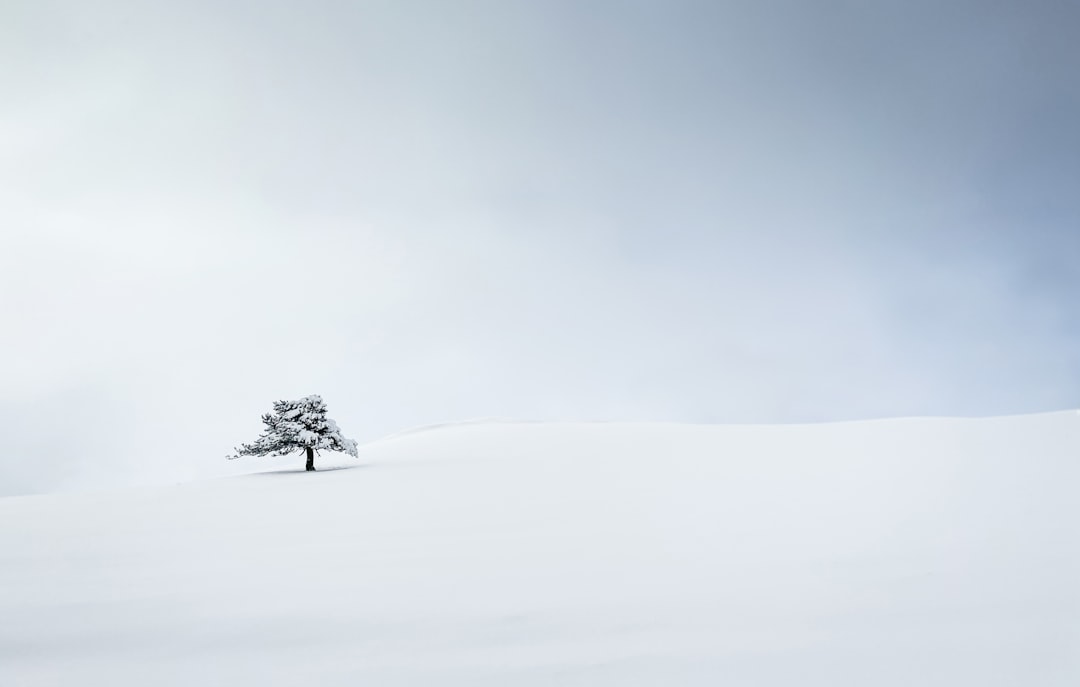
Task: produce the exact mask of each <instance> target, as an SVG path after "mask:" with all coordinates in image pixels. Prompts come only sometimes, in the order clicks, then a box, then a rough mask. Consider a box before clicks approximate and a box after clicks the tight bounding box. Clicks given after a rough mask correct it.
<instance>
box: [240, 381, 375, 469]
mask: <svg viewBox="0 0 1080 687" xmlns="http://www.w3.org/2000/svg"><path fill="white" fill-rule="evenodd" d="M262 421H263V424H264V425H266V430H265V431H264V432H263V433H262V435H261V436H259V438H258V439H256V440H255V441H253V442H252V443H250V444H241V445H240V448H238V449H236V454H235V455H232V456H229V458H230V459H232V458H240V457H241V456H284V455H286V454H288V453H292V452H293V451H303V450H305V449H308V448H311V449H314V450H315V451H322V450H327V451H340V452H342V453H348V454H349V455H350V456H356V442H355V441H353V440H352V439H349V438H347V437H345V436H344V435H343V434H342V433H341V428H340V427H338V425H337V423H336V422H334V421H333V420H331V419H330V418H328V417H326V403H325V402H324V401H323V400H322V397H321V396H305V397H304V398H301V399H300V400H298V401H275V402H274V410H273V412H270V413H267V414H265V415H263V417H262Z"/></svg>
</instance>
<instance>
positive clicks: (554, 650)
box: [0, 412, 1080, 687]
mask: <svg viewBox="0 0 1080 687" xmlns="http://www.w3.org/2000/svg"><path fill="white" fill-rule="evenodd" d="M1078 454H1080V417H1078V416H1077V414H1075V413H1071V412H1070V413H1056V414H1049V415H1038V416H1028V417H1015V418H996V419H983V420H945V419H911V420H892V421H879V422H866V423H850V424H834V425H812V426H779V427H775V426H771V427H765V426H751V427H721V426H681V425H621V424H601V425H557V424H513V423H481V424H463V425H459V426H454V425H450V426H444V427H440V428H436V429H432V430H430V431H423V432H413V433H407V434H403V435H400V436H397V437H393V438H391V439H387V440H384V441H381V442H376V443H374V444H369V445H367V446H365V447H362V448H361V450H360V462H359V463H357V462H348V461H351V459H349V458H347V457H342V458H341V460H340V465H341V466H342V467H346V466H352V467H350V469H338V470H327V471H322V472H317V473H308V474H305V473H303V472H302V471H300V470H302V466H299V465H298V466H297V468H298V470H297V471H291V470H290V471H277V472H264V473H261V474H253V475H247V476H243V477H234V478H226V479H220V480H213V481H207V482H202V483H194V484H188V485H183V486H175V487H157V488H140V489H130V490H126V491H114V492H99V493H91V494H77V495H72V494H65V495H48V496H31V497H14V498H8V499H0V685H19V686H20V687H27V686H31V685H50V686H51V685H76V684H77V685H103V686H104V685H107V686H109V687H117V686H124V685H132V686H135V685H138V686H140V687H141V686H143V685H147V684H154V685H193V684H198V685H231V686H234V685H300V684H305V685H307V684H318V685H380V686H382V685H470V686H475V685H515V686H524V685H611V686H619V687H624V686H627V685H754V686H757V687H762V686H780V685H783V686H791V685H799V686H800V687H810V686H816V685H820V686H822V687H840V686H851V687H866V686H868V685H872V686H874V687H889V686H896V687H910V686H911V685H920V687H933V686H941V687H945V686H948V687H957V686H959V685H978V686H979V687H991V686H996V685H1000V686H1002V687H1004V686H1006V685H1007V686H1009V687H1014V686H1015V685H1025V686H1026V687H1034V686H1048V687H1049V686H1061V687H1065V686H1068V687H1073V686H1074V685H1076V684H1080V592H1078V589H1080V582H1078V580H1080V574H1078V573H1080V543H1078V542H1080V538H1078V535H1080V531H1078V530H1080V526H1078V522H1080V519H1078V518H1080V506H1078V505H1077V504H1078V499H1077V496H1076V493H1077V487H1078V485H1080V480H1078V477H1080V461H1078ZM251 467H252V469H257V468H258V464H257V463H256V462H252V463H251Z"/></svg>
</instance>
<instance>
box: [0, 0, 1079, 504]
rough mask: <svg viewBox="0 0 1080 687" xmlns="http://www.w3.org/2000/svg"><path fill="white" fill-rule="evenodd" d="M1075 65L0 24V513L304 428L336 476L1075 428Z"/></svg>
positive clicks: (438, 12) (758, 32) (790, 27)
mask: <svg viewBox="0 0 1080 687" xmlns="http://www.w3.org/2000/svg"><path fill="white" fill-rule="evenodd" d="M1078 31H1080V5H1078V4H1076V3H1073V2H1064V1H1051V0H1035V1H1032V0H1025V1H1023V2H1021V1H1019V0H1006V1H1002V2H987V1H986V0H979V1H974V0H971V1H962V2H941V1H940V0H934V1H932V2H931V1H929V0H904V1H903V2H900V1H896V2H872V1H871V2H868V1H865V0H860V1H856V0H849V1H826V0H823V1H820V2H806V1H804V0H790V1H785V0H778V1H770V2H757V1H750V0H745V1H742V2H721V1H719V0H715V1H709V2H672V1H670V0H667V1H663V2H661V1H654V2H633V1H629V0H610V1H607V2H605V1H598V0H575V1H573V2H570V1H566V2H559V1H555V0H535V1H532V2H525V1H514V0H489V1H484V2H478V1H464V0H454V1H450V0H438V1H431V2H417V1H409V0H387V1H385V2H344V1H342V2H326V1H310V0H309V1H305V2H251V1H248V2H240V1H237V0H212V1H211V0H195V1H192V2H167V3H165V2H162V3H156V2H145V1H136V0H132V1H131V2H117V1H114V0H97V1H95V2H84V1H82V0H57V1H48V0H39V1H35V2H25V1H20V0H0V232H2V236H3V244H2V249H0V282H2V289H0V309H2V315H3V356H2V357H0V436H3V438H4V451H3V453H2V454H0V494H4V493H7V494H11V493H22V492H31V491H43V490H50V489H56V488H67V487H73V486H86V485H98V484H111V483H121V482H123V481H125V480H134V479H173V478H176V479H184V478H188V477H193V476H200V475H205V474H212V473H213V472H214V471H215V470H218V469H220V465H221V464H223V463H224V461H223V460H222V457H223V456H224V455H226V454H227V453H229V452H230V450H231V449H232V447H233V446H235V445H237V444H238V443H239V442H241V441H249V440H251V439H253V438H254V437H255V436H256V435H257V434H258V432H259V430H260V424H259V421H258V417H259V415H260V414H261V413H262V412H265V411H267V410H268V409H269V407H270V404H271V402H272V401H273V400H275V399H279V398H287V397H296V396H301V395H306V394H310V393H319V394H322V395H323V396H324V398H325V399H326V401H327V403H328V405H329V408H330V411H331V416H332V417H335V418H336V419H337V420H338V422H339V423H340V424H341V426H342V428H343V429H344V430H345V431H346V433H347V434H350V435H351V436H353V437H355V438H357V439H359V440H360V441H362V442H363V441H369V440H373V439H376V438H378V437H380V436H382V435H385V434H387V433H391V432H394V431H398V430H401V429H405V428H408V427H411V426H416V425H422V424H427V423H433V422H441V421H453V420H463V419H469V418H476V417H504V418H522V419H537V420H632V421H644V420H656V421H680V422H768V423H772V422H804V421H824V420H846V419H859V418H871V417H884V416H896V415H984V414H1008V413H1025V412H1036V411H1046V410H1055V409H1061V408H1070V407H1076V406H1077V405H1078V400H1080V315H1078V302H1077V293H1078V292H1080V77H1078V74H1080V47H1078V45H1080V43H1078V41H1077V40H1076V36H1077V32H1078ZM248 460H249V462H248V463H247V464H246V465H245V468H246V469H250V470H254V469H259V468H260V467H261V465H260V463H259V462H258V460H257V459H248Z"/></svg>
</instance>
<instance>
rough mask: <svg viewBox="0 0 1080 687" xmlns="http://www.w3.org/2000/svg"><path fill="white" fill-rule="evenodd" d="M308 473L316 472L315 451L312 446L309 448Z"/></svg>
mask: <svg viewBox="0 0 1080 687" xmlns="http://www.w3.org/2000/svg"><path fill="white" fill-rule="evenodd" d="M307 471H308V472H315V451H313V450H311V447H310V446H308V447H307Z"/></svg>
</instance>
